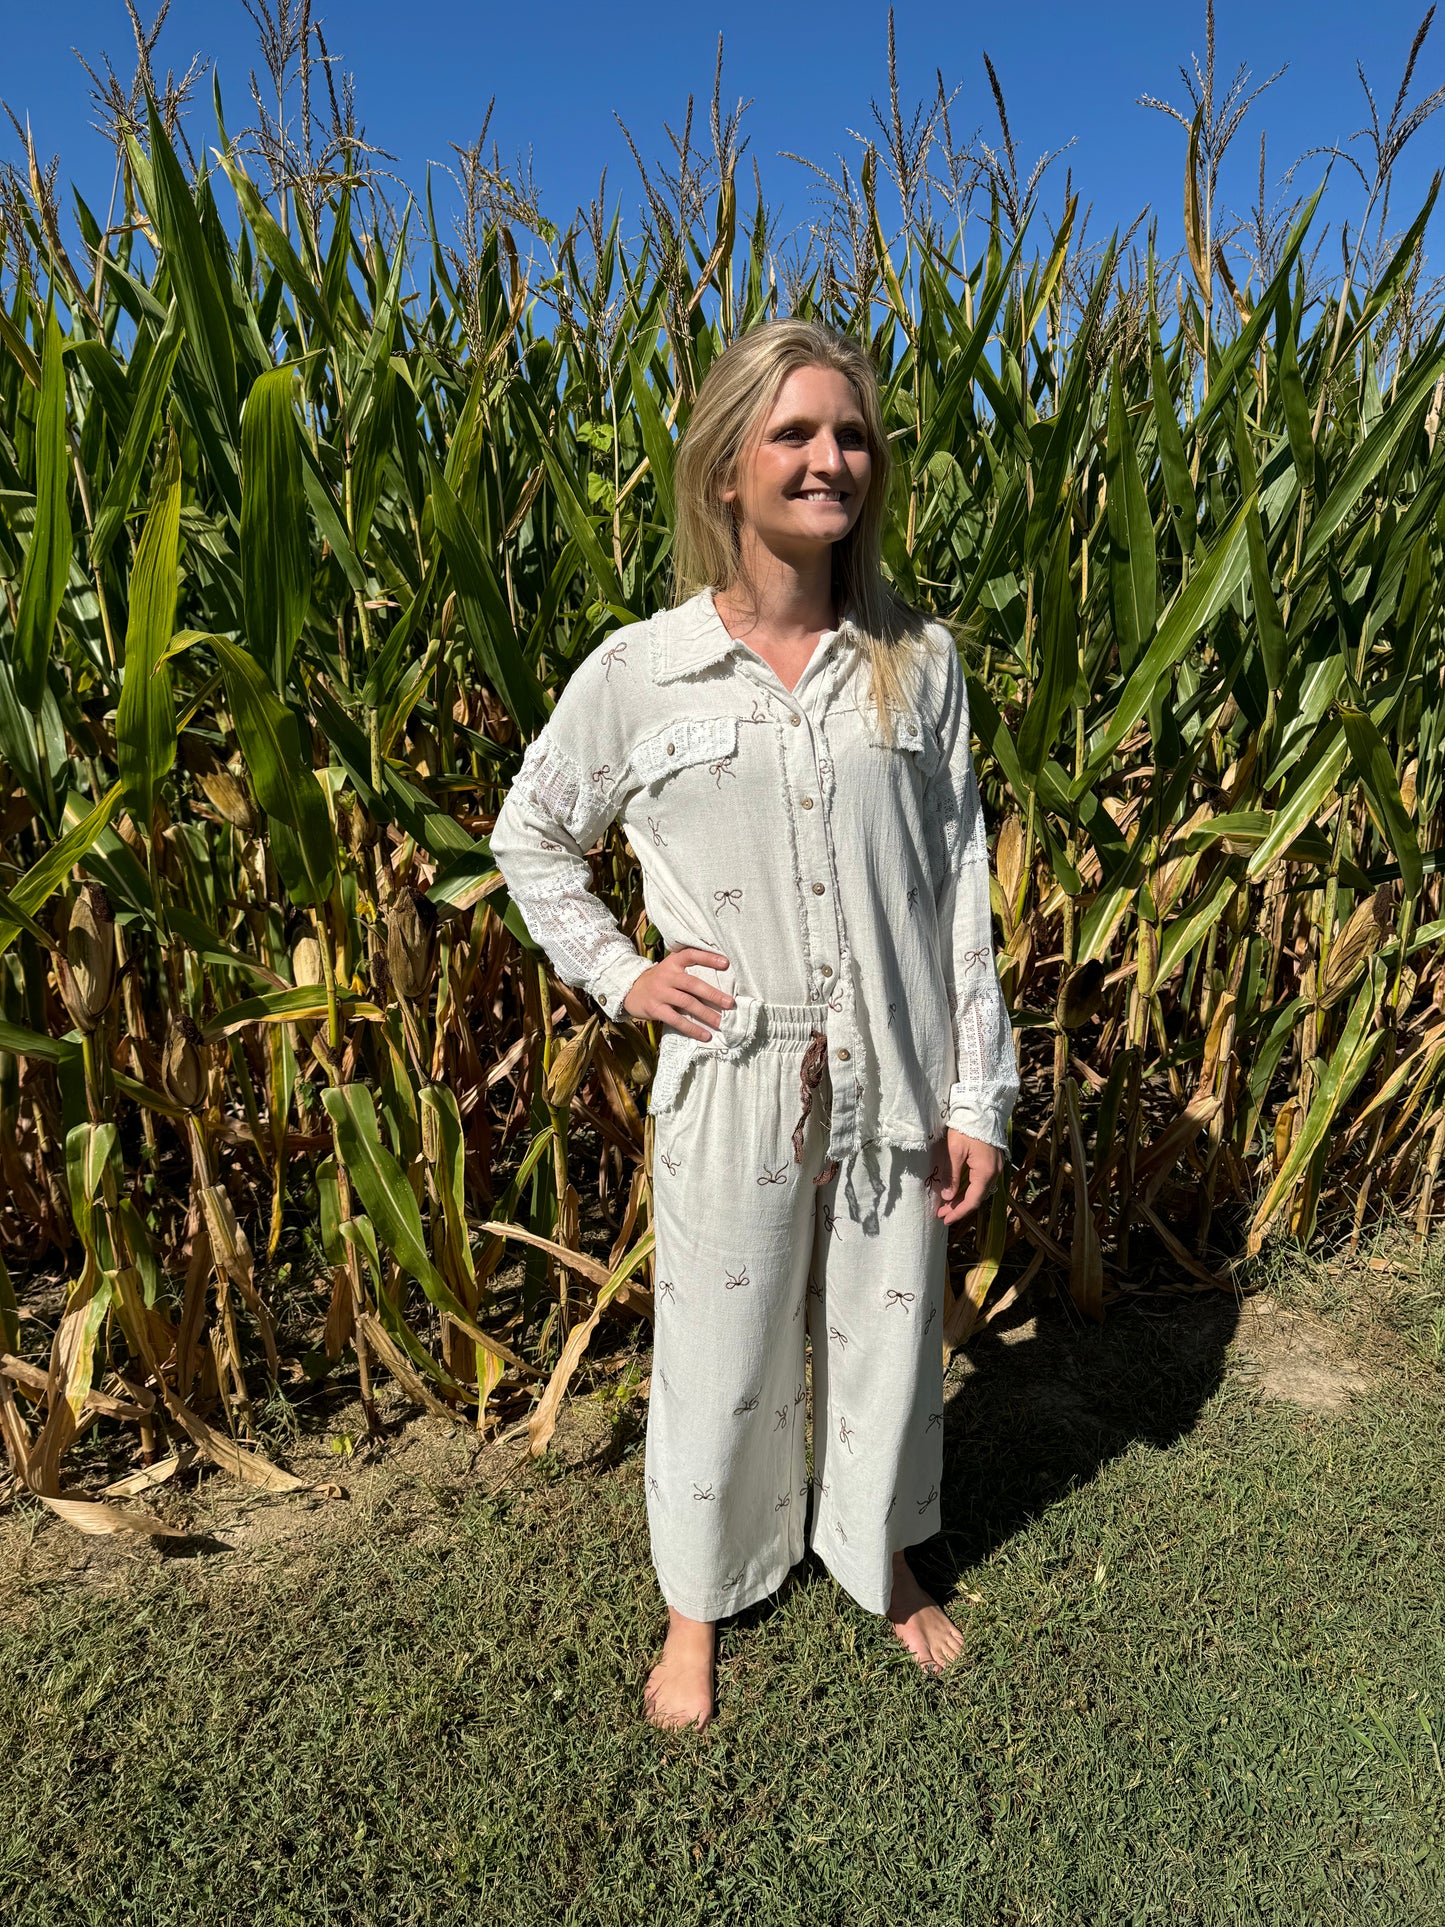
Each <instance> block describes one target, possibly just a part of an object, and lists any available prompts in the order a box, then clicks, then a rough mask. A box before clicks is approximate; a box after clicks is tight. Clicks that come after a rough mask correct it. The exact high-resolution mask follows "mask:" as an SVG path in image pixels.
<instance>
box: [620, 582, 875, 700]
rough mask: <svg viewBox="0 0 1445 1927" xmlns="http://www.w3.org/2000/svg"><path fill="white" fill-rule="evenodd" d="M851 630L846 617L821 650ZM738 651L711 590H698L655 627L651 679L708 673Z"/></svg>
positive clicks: (666, 613) (829, 633) (845, 616)
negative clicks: (834, 638) (708, 670)
mask: <svg viewBox="0 0 1445 1927" xmlns="http://www.w3.org/2000/svg"><path fill="white" fill-rule="evenodd" d="M849 627H850V624H849V620H848V617H847V615H846V614H845V615H844V617H843V620H842V622H841V623H840V624H839V625H838V627H837V628H836V629H834V630H830V631H828V632H827V635H826V636H825V637H824V639H823V642H822V644H821V646H822V647H823V648H826V647H827V646H828V642H829V641H830V640H831V638H832V637H834V636H838V635H841V634H843V633H845V632H846V631H847V630H848V629H849ZM736 647H737V640H736V638H735V637H733V636H730V635H729V634H728V630H727V624H726V623H725V622H724V621H723V619H722V617H721V616H720V615H719V614H718V612H717V607H716V605H715V603H714V602H713V592H712V590H711V588H704V589H700V590H699V591H698V593H697V594H696V595H695V596H690V597H689V598H688V600H687V601H686V602H680V603H679V604H678V605H677V607H676V608H674V609H668V610H665V611H664V612H663V614H662V617H661V620H660V622H659V623H658V627H657V633H656V640H655V643H654V650H653V668H652V675H653V680H654V681H655V682H674V681H676V679H677V678H678V677H679V676H695V675H699V674H701V672H702V671H703V670H704V669H711V668H712V667H713V665H714V664H715V663H719V662H721V661H722V660H723V659H724V657H725V656H728V655H729V654H731V653H732V651H733V650H734V649H736Z"/></svg>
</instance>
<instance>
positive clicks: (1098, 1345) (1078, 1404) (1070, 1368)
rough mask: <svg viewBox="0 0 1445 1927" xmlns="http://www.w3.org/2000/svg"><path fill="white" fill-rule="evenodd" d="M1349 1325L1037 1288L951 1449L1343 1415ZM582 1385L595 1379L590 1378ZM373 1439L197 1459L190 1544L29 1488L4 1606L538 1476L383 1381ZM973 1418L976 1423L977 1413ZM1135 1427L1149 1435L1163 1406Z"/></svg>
mask: <svg viewBox="0 0 1445 1927" xmlns="http://www.w3.org/2000/svg"><path fill="white" fill-rule="evenodd" d="M645 1340H646V1328H645V1327H643V1326H635V1327H633V1328H632V1330H631V1333H630V1334H629V1335H628V1337H627V1339H625V1340H624V1343H623V1345H622V1347H621V1348H620V1349H619V1350H617V1351H614V1352H613V1354H612V1355H611V1356H610V1357H608V1356H604V1357H602V1358H599V1359H598V1360H597V1361H595V1362H594V1363H591V1364H589V1366H588V1368H587V1369H586V1371H585V1372H584V1374H582V1375H581V1377H580V1378H579V1382H578V1387H576V1388H574V1393H573V1396H572V1397H571V1398H569V1399H568V1401H567V1402H566V1403H565V1405H564V1406H563V1409H562V1413H561V1416H560V1419H559V1422H558V1426H557V1430H556V1433H555V1435H554V1437H553V1440H552V1445H551V1448H550V1460H549V1469H552V1470H556V1469H567V1470H569V1471H572V1472H575V1473H577V1474H580V1475H583V1476H597V1475H603V1474H605V1473H606V1472H608V1471H609V1470H610V1469H611V1468H612V1467H615V1466H617V1465H618V1464H619V1463H620V1462H621V1460H622V1459H623V1458H625V1457H628V1456H629V1455H630V1456H632V1457H633V1458H634V1459H636V1458H637V1457H638V1456H639V1455H640V1448H641V1438H642V1431H643V1428H644V1426H645V1422H646V1398H645V1394H646V1386H647V1371H648V1364H649V1358H650V1353H649V1349H648V1347H647V1345H646V1342H645ZM1369 1350H1370V1348H1369V1345H1368V1343H1367V1342H1363V1341H1362V1338H1361V1334H1360V1331H1359V1330H1358V1329H1352V1328H1351V1327H1350V1326H1349V1325H1348V1324H1346V1325H1343V1326H1342V1325H1337V1324H1334V1323H1332V1322H1330V1321H1329V1320H1328V1319H1326V1318H1324V1317H1322V1316H1320V1315H1319V1314H1318V1313H1317V1312H1315V1311H1313V1310H1311V1309H1309V1308H1308V1307H1307V1306H1305V1305H1302V1304H1298V1305H1296V1304H1287V1303H1283V1302H1280V1300H1279V1298H1278V1297H1277V1296H1276V1295H1274V1294H1273V1293H1271V1292H1269V1291H1260V1292H1256V1293H1254V1294H1252V1295H1251V1296H1249V1297H1246V1298H1241V1299H1237V1300H1235V1299H1230V1298H1228V1297H1226V1296H1224V1295H1223V1294H1219V1293H1208V1292H1206V1293H1202V1294H1199V1295H1196V1296H1192V1297H1189V1296H1183V1297H1173V1296H1164V1297H1159V1298H1153V1299H1144V1298H1141V1299H1138V1300H1135V1301H1130V1302H1128V1303H1126V1304H1125V1305H1123V1306H1122V1307H1120V1308H1117V1309H1115V1310H1113V1311H1111V1312H1110V1314H1109V1317H1108V1318H1107V1319H1106V1321H1105V1324H1104V1325H1103V1326H1102V1327H1088V1328H1083V1329H1081V1328H1080V1325H1079V1321H1078V1320H1077V1318H1076V1317H1075V1316H1074V1315H1073V1314H1072V1311H1071V1308H1070V1307H1069V1306H1068V1304H1067V1301H1066V1300H1064V1299H1063V1298H1062V1297H1061V1296H1060V1295H1058V1294H1056V1293H1055V1292H1054V1291H1052V1290H1051V1289H1050V1288H1049V1287H1048V1286H1047V1285H1037V1286H1035V1288H1034V1289H1033V1290H1032V1291H1031V1292H1030V1293H1029V1295H1028V1297H1027V1298H1026V1299H1024V1300H1023V1301H1021V1302H1020V1303H1019V1304H1017V1305H1015V1306H1013V1307H1012V1308H1011V1309H1010V1312H1009V1313H1007V1314H1006V1315H1005V1316H1004V1317H1002V1318H1000V1319H999V1320H998V1321H997V1323H996V1324H994V1325H991V1326H989V1327H986V1328H985V1329H984V1330H983V1331H981V1332H980V1333H978V1334H977V1335H976V1336H975V1338H974V1340H973V1341H972V1342H971V1344H970V1345H969V1346H968V1347H966V1348H965V1349H964V1350H962V1351H960V1352H958V1353H956V1354H955V1356H954V1358H953V1360H952V1361H951V1363H950V1366H949V1374H948V1386H947V1397H948V1400H949V1403H950V1407H951V1408H952V1410H953V1411H955V1412H958V1413H961V1414H971V1415H973V1416H969V1417H965V1418H964V1419H963V1420H962V1421H961V1422H960V1425H961V1429H962V1431H963V1433H964V1437H963V1440H962V1442H961V1445H960V1441H959V1440H958V1438H957V1431H958V1430H959V1429H960V1427H956V1426H955V1422H954V1420H953V1418H952V1417H951V1418H950V1421H949V1423H950V1428H951V1429H952V1430H954V1431H955V1440H954V1450H955V1451H958V1450H960V1449H961V1450H963V1451H966V1449H967V1433H968V1431H969V1430H970V1429H971V1428H972V1426H973V1425H974V1424H976V1423H984V1424H987V1423H988V1420H987V1416H986V1414H987V1412H988V1410H989V1409H990V1406H991V1405H998V1406H1000V1407H1005V1406H1006V1407H1010V1408H1012V1409H1017V1406H1018V1404H1019V1403H1021V1402H1022V1403H1026V1405H1027V1409H1028V1410H1029V1411H1030V1413H1031V1414H1033V1415H1034V1418H1035V1420H1036V1421H1037V1422H1041V1423H1044V1424H1046V1425H1047V1426H1049V1427H1050V1428H1059V1429H1060V1430H1061V1431H1062V1432H1063V1433H1066V1434H1074V1435H1083V1434H1086V1433H1090V1432H1098V1431H1099V1430H1100V1429H1101V1428H1107V1427H1108V1426H1109V1425H1110V1424H1111V1422H1112V1423H1113V1429H1114V1430H1115V1432H1117V1430H1118V1419H1119V1415H1120V1413H1121V1412H1124V1413H1125V1414H1127V1411H1128V1405H1129V1400H1130V1398H1131V1397H1134V1398H1136V1399H1137V1400H1138V1401H1139V1409H1140V1412H1141V1414H1142V1413H1143V1411H1144V1409H1145V1407H1146V1406H1152V1407H1153V1408H1160V1409H1163V1410H1164V1411H1165V1413H1166V1417H1167V1424H1166V1425H1165V1427H1164V1429H1165V1430H1168V1431H1174V1432H1177V1431H1181V1430H1185V1429H1187V1427H1188V1423H1189V1413H1190V1409H1191V1406H1192V1407H1193V1408H1194V1409H1197V1404H1198V1402H1199V1401H1200V1400H1201V1399H1202V1398H1203V1397H1204V1396H1208V1395H1209V1394H1210V1393H1211V1392H1212V1391H1213V1390H1214V1389H1215V1388H1217V1387H1218V1386H1220V1385H1224V1384H1228V1385H1232V1386H1234V1387H1235V1388H1237V1389H1238V1390H1239V1391H1240V1392H1241V1393H1242V1394H1244V1395H1245V1396H1247V1397H1250V1398H1257V1399H1283V1400H1286V1401H1290V1402H1292V1403H1293V1404H1295V1405H1297V1406H1299V1407H1301V1408H1303V1409H1305V1410H1308V1411H1310V1412H1313V1413H1317V1414H1320V1415H1321V1416H1322V1417H1328V1416H1329V1415H1331V1414H1335V1413H1339V1412H1342V1411H1344V1410H1346V1409H1347V1408H1348V1406H1349V1405H1350V1403H1351V1402H1352V1401H1353V1400H1354V1399H1355V1398H1356V1397H1357V1396H1359V1394H1360V1393H1361V1392H1362V1391H1364V1390H1365V1389H1366V1388H1367V1387H1368V1386H1369V1384H1370V1383H1371V1380H1372V1378H1373V1377H1374V1375H1375V1373H1376V1371H1377V1370H1378V1369H1379V1364H1378V1360H1374V1361H1372V1359H1371V1357H1370V1356H1369ZM589 1377H590V1379H591V1386H590V1388H589V1386H588V1385H587V1384H586V1382H585V1381H586V1379H587V1378H589ZM379 1405H380V1410H381V1417H382V1423H383V1432H382V1436H381V1437H380V1438H378V1439H376V1440H373V1441H367V1439H366V1437H365V1427H364V1423H363V1418H362V1412H361V1408H360V1405H359V1403H358V1401H357V1400H356V1399H355V1398H340V1399H333V1400H332V1402H331V1403H330V1405H329V1408H328V1409H326V1410H325V1411H324V1412H316V1411H312V1412H311V1413H309V1415H308V1416H307V1417H306V1418H305V1420H304V1421H303V1422H302V1424H301V1428H300V1429H299V1430H297V1431H295V1432H294V1433H293V1435H292V1437H291V1439H290V1440H289V1442H288V1443H287V1444H286V1445H285V1447H284V1448H283V1449H279V1450H277V1448H275V1447H273V1450H277V1456H278V1457H280V1458H281V1459H282V1460H283V1462H284V1463H285V1464H286V1466H287V1468H288V1469H289V1470H290V1471H292V1472H294V1473H295V1474H296V1475H297V1476H298V1477H300V1478H302V1479H304V1480H305V1481H307V1483H308V1485H310V1486H312V1487H314V1488H315V1489H314V1490H309V1491H305V1492H299V1493H286V1494H272V1493H268V1492H263V1491H259V1490H256V1489H254V1488H252V1487H249V1486H246V1485H243V1484H240V1483H238V1482H236V1481H234V1480H232V1479H230V1478H228V1477H227V1476H226V1475H224V1474H223V1473H220V1472H218V1471H216V1470H214V1469H212V1468H209V1467H206V1466H204V1465H201V1464H199V1463H193V1464H191V1465H189V1466H188V1467H186V1468H185V1469H183V1470H182V1471H180V1472H179V1473H177V1475H176V1476H175V1477H174V1478H172V1479H170V1480H168V1481H167V1482H166V1483H165V1484H162V1485H160V1486H158V1487H156V1488H154V1489H152V1490H151V1491H149V1492H146V1493H145V1494H143V1495H142V1496H141V1497H140V1498H139V1499H138V1500H137V1501H135V1503H137V1504H140V1505H143V1506H144V1507H146V1508H147V1509H148V1510H150V1511H151V1512H153V1513H154V1514H156V1515H157V1516H159V1517H160V1518H161V1519H163V1520H164V1522H165V1523H166V1524H167V1525H170V1526H172V1527H175V1528H178V1529H180V1530H181V1531H182V1532H184V1533H185V1534H186V1537H184V1538H177V1539H170V1540H152V1539H148V1538H144V1537H140V1536H136V1535H131V1534H111V1535H106V1536H88V1535H86V1534H83V1533H81V1532H78V1531H76V1530H75V1529H74V1528H73V1527H71V1526H70V1525H68V1524H66V1523H63V1522H62V1521H60V1520H59V1519H57V1518H56V1517H54V1516H53V1515H52V1514H51V1513H49V1512H48V1511H47V1510H46V1509H45V1508H44V1507H43V1506H41V1505H39V1504H38V1503H37V1502H35V1501H33V1500H31V1499H29V1498H28V1497H26V1496H24V1495H20V1496H19V1497H18V1498H15V1499H12V1501H11V1503H10V1504H8V1505H7V1506H6V1507H5V1508H4V1509H3V1511H0V1610H3V1601H4V1592H5V1590H6V1588H7V1585H8V1584H13V1583H16V1582H18V1584H19V1586H20V1587H21V1588H23V1589H26V1590H28V1589H29V1588H30V1587H32V1586H33V1585H34V1584H35V1583H37V1582H40V1583H56V1582H59V1583H72V1584H80V1585H83V1586H86V1587H94V1588H98V1589H102V1590H106V1591H114V1590H123V1589H124V1588H125V1586H126V1585H127V1583H128V1582H129V1581H130V1579H131V1577H132V1576H133V1575H134V1574H135V1573H136V1571H137V1570H138V1569H139V1568H143V1567H149V1566H151V1565H153V1564H154V1562H156V1561H157V1560H160V1559H165V1560H177V1559H183V1560H188V1561H190V1562H192V1563H193V1566H194V1569H195V1570H196V1572H197V1573H198V1574H199V1572H201V1571H202V1570H204V1571H205V1572H206V1573H207V1574H208V1575H209V1576H210V1577H211V1578H212V1579H214V1580H215V1581H218V1582H219V1581H221V1580H224V1581H225V1582H226V1583H229V1584H232V1585H241V1586H244V1585H245V1584H246V1583H247V1582H248V1580H256V1579H260V1578H262V1577H263V1576H264V1574H265V1572H266V1571H267V1569H268V1568H269V1567H270V1566H271V1565H272V1563H273V1562H274V1561H276V1560H278V1559H279V1560H285V1561H287V1562H288V1563H291V1562H305V1561H313V1560H319V1559H321V1558H324V1556H325V1553H326V1548H327V1546H328V1544H330V1543H331V1542H332V1541H333V1540H334V1539H335V1538H336V1537H337V1536H338V1535H341V1536H342V1537H345V1538H350V1537H353V1536H355V1535H361V1534H369V1533H372V1532H375V1531H376V1530H377V1529H378V1528H380V1527H383V1526H384V1527H385V1529H386V1530H387V1531H389V1532H394V1533H402V1534H404V1535H406V1536H408V1537H411V1538H420V1539H426V1538H430V1537H432V1536H433V1535H436V1534H444V1533H445V1532H446V1530H447V1522H448V1519H449V1516H450V1514H451V1513H452V1512H453V1511H455V1509H456V1508H457V1506H458V1505H459V1504H460V1503H461V1502H462V1501H463V1499H464V1498H465V1497H466V1496H468V1495H469V1494H473V1493H477V1492H492V1491H495V1490H497V1489H498V1488H499V1487H500V1486H501V1485H503V1484H505V1483H507V1482H509V1481H513V1480H522V1479H527V1478H528V1477H531V1476H535V1475H536V1472H537V1465H536V1462H535V1461H533V1460H532V1459H531V1458H530V1455H529V1453H528V1447H527V1436H526V1431H525V1427H513V1428H512V1435H511V1436H506V1435H503V1436H502V1437H501V1438H499V1439H496V1440H490V1441H486V1440H483V1441H479V1440H478V1439H477V1437H476V1435H475V1433H474V1431H472V1430H471V1429H470V1428H469V1427H466V1426H462V1425H455V1426H449V1425H447V1424H446V1423H444V1422H443V1421H441V1420H438V1419H436V1418H433V1417H430V1416H428V1415H426V1414H425V1413H419V1412H418V1411H417V1410H416V1408H415V1407H414V1406H413V1405H412V1404H411V1403H410V1401H409V1400H408V1399H407V1397H406V1395H405V1394H404V1393H403V1392H401V1391H400V1389H399V1388H398V1387H396V1386H395V1385H393V1384H391V1383H390V1382H386V1383H384V1384H383V1386H382V1388H381V1390H380V1395H379ZM979 1414H984V1415H985V1416H983V1417H982V1418H980V1417H979V1416H978V1415H979ZM1139 1429H1142V1430H1147V1431H1149V1432H1150V1433H1151V1434H1152V1435H1158V1434H1159V1432H1160V1420H1159V1416H1158V1410H1157V1409H1156V1410H1155V1411H1154V1416H1153V1417H1152V1418H1151V1419H1149V1420H1148V1421H1147V1422H1146V1421H1145V1420H1144V1419H1143V1418H1142V1416H1141V1421H1140V1427H1139Z"/></svg>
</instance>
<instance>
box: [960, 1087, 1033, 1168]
mask: <svg viewBox="0 0 1445 1927" xmlns="http://www.w3.org/2000/svg"><path fill="white" fill-rule="evenodd" d="M1017 1095H1018V1093H1017V1092H1016V1091H1014V1090H1005V1091H1000V1092H997V1093H994V1094H990V1093H989V1092H987V1091H981V1090H980V1089H979V1088H978V1086H977V1085H970V1084H955V1085H954V1086H953V1087H952V1089H951V1090H950V1091H949V1093H948V1117H947V1123H948V1128H949V1130H950V1131H962V1132H963V1134H964V1136H965V1137H976V1138H981V1139H982V1140H983V1142H984V1143H985V1144H992V1145H993V1146H994V1148H995V1149H996V1150H999V1151H1005V1152H1006V1151H1007V1150H1008V1123H1009V1118H1010V1117H1011V1116H1012V1115H1013V1107H1014V1099H1015V1097H1016V1096H1017Z"/></svg>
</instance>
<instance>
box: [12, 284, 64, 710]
mask: <svg viewBox="0 0 1445 1927" xmlns="http://www.w3.org/2000/svg"><path fill="white" fill-rule="evenodd" d="M64 353H65V340H64V337H63V336H62V334H61V332H60V324H59V322H58V321H57V320H56V318H55V307H54V303H53V302H52V303H51V304H50V305H49V306H48V307H47V308H46V311H45V350H44V353H43V355H42V357H41V364H40V405H39V408H38V410H37V413H36V419H35V522H34V526H33V529H32V531H31V536H30V547H29V548H28V549H27V550H26V552H25V569H24V572H23V574H22V575H21V578H20V608H19V611H18V614H17V616H16V620H15V642H14V657H13V667H14V677H15V694H16V696H17V697H18V698H19V700H20V701H21V702H22V703H23V704H24V705H25V707H26V708H27V709H28V710H29V711H30V713H31V715H32V716H34V715H38V714H39V712H40V702H41V697H42V695H43V693H44V689H45V672H46V669H47V668H48V667H49V663H50V646H51V642H52V640H53V639H54V635H55V621H56V617H57V616H58V615H59V613H60V604H61V600H62V598H63V597H64V594H65V583H66V578H67V577H68V576H69V574H70V542H71V537H70V508H69V505H68V503H67V500H66V480H67V477H68V476H69V473H70V450H69V447H68V444H67V440H66V433H65V367H64V359H63V358H64Z"/></svg>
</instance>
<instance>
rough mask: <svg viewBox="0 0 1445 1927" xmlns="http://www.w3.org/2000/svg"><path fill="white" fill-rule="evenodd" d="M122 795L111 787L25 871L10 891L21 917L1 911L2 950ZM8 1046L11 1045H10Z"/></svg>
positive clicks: (82, 852)
mask: <svg viewBox="0 0 1445 1927" xmlns="http://www.w3.org/2000/svg"><path fill="white" fill-rule="evenodd" d="M120 798H121V785H120V784H119V783H117V784H115V785H114V787H113V788H111V789H109V790H107V792H106V794H105V795H104V796H103V797H102V798H101V799H100V801H99V802H98V803H97V804H96V805H95V806H94V807H93V808H92V809H91V810H90V811H89V812H88V813H87V814H86V815H85V816H83V817H82V818H81V820H80V821H79V822H78V823H77V824H76V825H75V826H74V828H73V829H70V830H67V831H66V833H65V835H64V836H62V837H61V838H60V840H59V841H58V842H57V843H54V844H52V845H51V847H50V849H48V850H47V851H46V853H45V855H44V856H43V857H41V859H40V861H39V862H38V863H36V864H33V865H32V866H31V868H30V869H28V870H27V871H26V872H25V875H24V876H23V877H21V879H20V881H19V882H18V883H17V884H16V885H15V888H14V889H13V890H12V891H10V893H9V898H10V902H11V903H12V904H13V905H14V908H15V910H17V911H19V912H20V918H16V917H14V916H13V915H12V916H9V917H7V916H6V915H5V914H4V913H3V912H0V952H3V951H5V950H8V949H9V947H10V945H11V944H12V943H14V941H15V939H16V937H17V935H18V934H19V932H20V930H21V928H22V922H21V920H20V919H21V918H26V917H33V916H34V915H35V913H36V911H37V910H39V909H41V908H42V907H43V906H44V905H45V904H46V903H48V902H49V901H50V899H51V897H53V896H54V894H55V892H56V891H57V890H59V889H61V888H62V887H63V886H64V883H65V880H66V878H67V877H68V876H69V875H70V872H71V869H72V867H73V866H74V865H75V864H77V863H79V862H80V860H81V859H82V857H84V855H85V853H86V851H87V850H89V848H90V846H91V844H92V843H94V842H95V839H96V838H97V837H98V836H99V835H100V833H101V831H102V830H103V829H105V827H106V826H107V824H108V823H109V822H110V819H111V818H112V816H114V814H115V811H116V806H117V805H118V804H119V802H120ZM6 1048H7V1049H8V1048H9V1046H8V1045H7V1046H6Z"/></svg>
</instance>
